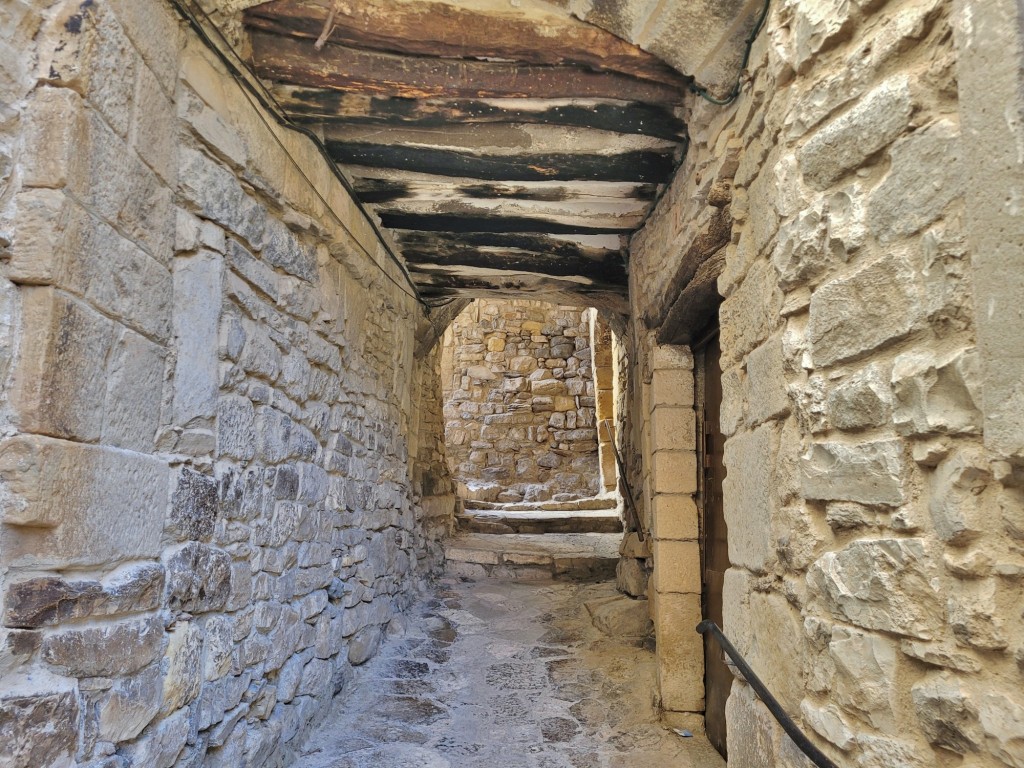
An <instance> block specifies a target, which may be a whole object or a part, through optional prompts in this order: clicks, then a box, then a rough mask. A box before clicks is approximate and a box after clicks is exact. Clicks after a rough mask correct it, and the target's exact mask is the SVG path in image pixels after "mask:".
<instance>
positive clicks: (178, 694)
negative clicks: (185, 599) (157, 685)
mask: <svg viewBox="0 0 1024 768" xmlns="http://www.w3.org/2000/svg"><path fill="white" fill-rule="evenodd" d="M202 654H203V635H202V632H201V631H200V629H199V627H197V626H196V625H195V624H194V623H193V622H190V621H179V622H177V623H176V624H175V625H174V627H173V628H172V629H171V631H170V632H169V633H168V643H167V650H166V651H165V652H164V664H163V666H164V668H165V669H166V673H165V674H164V677H163V697H162V701H158V708H159V709H160V712H161V714H163V715H165V716H166V715H169V714H171V713H172V712H174V711H175V710H178V709H180V708H181V707H184V706H185V705H186V704H189V703H190V702H192V701H194V700H195V698H196V697H197V696H198V695H199V690H200V686H201V685H202V683H203V669H202V667H203V657H202Z"/></svg>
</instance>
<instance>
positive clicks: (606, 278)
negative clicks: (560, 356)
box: [402, 248, 628, 287]
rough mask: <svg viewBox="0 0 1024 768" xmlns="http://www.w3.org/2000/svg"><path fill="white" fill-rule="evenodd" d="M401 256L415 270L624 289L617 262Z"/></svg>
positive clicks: (502, 255)
mask: <svg viewBox="0 0 1024 768" xmlns="http://www.w3.org/2000/svg"><path fill="white" fill-rule="evenodd" d="M402 256H404V257H405V260H406V262H407V263H408V264H410V265H413V264H415V265H416V266H417V267H429V266H437V267H444V268H458V269H459V270H475V269H486V270H504V271H514V272H533V273H537V274H543V275H550V276H556V277H569V276H573V275H575V276H579V277H585V278H587V279H588V280H593V281H594V282H597V283H603V284H606V285H618V286H623V287H624V286H626V284H627V283H628V277H627V275H626V268H625V265H624V264H623V263H622V261H621V260H620V259H615V260H607V261H599V262H598V261H594V260H592V259H566V258H562V257H558V256H550V255H548V254H545V253H531V252H530V251H516V250H485V249H477V250H473V249H465V250H462V251H457V252H449V253H444V254H441V253H439V252H438V251H434V250H430V249H416V248H407V249H404V250H403V251H402Z"/></svg>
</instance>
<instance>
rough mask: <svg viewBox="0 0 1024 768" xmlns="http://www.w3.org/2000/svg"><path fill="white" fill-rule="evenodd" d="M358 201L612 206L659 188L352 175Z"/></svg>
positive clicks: (654, 192)
mask: <svg viewBox="0 0 1024 768" xmlns="http://www.w3.org/2000/svg"><path fill="white" fill-rule="evenodd" d="M350 178H352V182H353V186H354V187H355V189H356V193H357V194H358V195H359V199H360V200H362V201H363V202H364V203H387V202H390V201H392V200H431V201H435V202H436V201H446V200H451V201H453V200H460V199H463V198H471V199H484V200H529V201H536V202H568V201H578V202H587V203H598V204H610V203H615V202H620V203H621V202H622V201H627V200H629V201H640V202H642V203H649V202H651V201H653V200H654V198H655V196H656V195H657V193H658V187H657V185H656V184H632V183H630V182H615V181H605V182H596V181H592V182H582V183H576V184H571V183H562V182H546V181H531V182H519V183H518V184H502V183H501V182H483V181H481V182H477V183H469V182H465V183H462V182H458V181H454V180H452V179H450V178H444V177H437V178H436V179H434V180H431V181H422V180H420V179H408V180H403V179H400V178H394V177H392V178H366V177H360V176H358V175H356V174H354V173H353V174H350Z"/></svg>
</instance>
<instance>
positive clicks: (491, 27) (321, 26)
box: [244, 0, 688, 90]
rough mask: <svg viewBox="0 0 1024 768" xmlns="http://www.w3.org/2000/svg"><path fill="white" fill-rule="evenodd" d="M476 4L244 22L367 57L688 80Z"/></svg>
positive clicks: (379, 0) (294, 0)
mask: <svg viewBox="0 0 1024 768" xmlns="http://www.w3.org/2000/svg"><path fill="white" fill-rule="evenodd" d="M477 5H478V7H477V8H466V7H458V6H456V5H454V4H452V3H445V2H436V1H432V0H416V1H414V2H409V1H406V2H390V1H387V0H358V2H345V3H338V2H310V1H309V0H277V2H270V3H264V4H262V5H258V6H256V7H254V8H250V9H249V10H248V11H247V12H246V13H245V17H244V18H245V24H246V25H247V26H248V27H250V28H251V29H254V30H261V31H266V32H272V33H275V34H278V35H287V36H294V37H300V38H305V39H307V40H317V39H319V38H321V36H322V35H323V34H324V31H325V29H330V34H329V35H328V36H327V37H326V40H327V41H328V42H329V43H330V44H341V45H347V46H353V47H356V48H363V49H368V50H376V51H386V52H391V53H396V54H403V55H413V56H433V57H440V58H480V59H494V58H499V59H509V60H511V61H517V62H524V63H528V64H536V65H562V64H578V65H583V66H586V67H588V68H592V69H595V70H600V71H609V72H621V73H625V74H628V75H630V76H633V77H638V78H642V79H645V80H652V81H656V82H661V83H665V84H668V85H671V86H673V87H674V88H677V89H680V90H682V89H684V88H686V86H687V83H688V79H687V78H685V77H684V76H683V75H681V74H679V73H678V72H676V71H675V70H674V69H672V68H671V67H669V66H668V65H666V64H665V63H664V62H662V61H661V60H660V59H658V58H657V57H655V56H653V55H651V54H649V53H647V52H645V51H643V50H641V49H640V48H638V47H637V46H635V45H632V44H630V43H627V42H625V41H624V40H622V39H620V38H618V37H616V36H615V35H613V34H611V33H609V32H606V31H604V30H602V29H600V28H598V27H595V26H593V25H590V24H586V23H583V22H581V21H579V20H578V19H575V18H573V17H571V16H569V15H568V14H564V15H563V14H559V13H556V12H551V9H550V8H548V9H545V8H543V7H542V6H540V5H538V4H536V3H526V4H525V5H524V4H523V3H517V4H516V5H513V4H511V3H508V2H503V3H498V2H493V3H490V7H486V4H484V6H483V7H481V5H480V4H477ZM516 6H519V7H518V8H517V7H516ZM527 6H532V7H527ZM332 11H333V15H331V13H332ZM328 18H330V26H329V27H328Z"/></svg>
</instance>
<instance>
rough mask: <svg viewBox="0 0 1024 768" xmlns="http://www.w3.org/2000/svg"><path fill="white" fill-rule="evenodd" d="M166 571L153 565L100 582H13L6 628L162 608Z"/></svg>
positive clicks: (6, 605)
mask: <svg viewBox="0 0 1024 768" xmlns="http://www.w3.org/2000/svg"><path fill="white" fill-rule="evenodd" d="M163 587H164V570H163V568H162V567H161V566H159V565H157V564H155V563H152V564H142V565H131V566H125V567H123V568H120V569H118V570H117V571H115V572H114V573H113V574H111V575H110V576H109V577H107V578H106V579H104V580H103V582H100V581H93V580H78V581H69V580H67V579H64V578H61V577H59V576H43V577H39V578H35V579H26V580H24V581H18V582H14V583H12V584H10V585H8V587H7V593H6V596H5V599H4V626H6V627H23V628H37V627H46V626H55V625H58V624H63V623H65V622H67V621H72V620H75V619H83V618H87V617H90V616H112V615H116V614H121V613H133V612H136V611H149V610H154V609H155V608H157V607H159V605H160V602H161V598H162V596H163Z"/></svg>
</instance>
